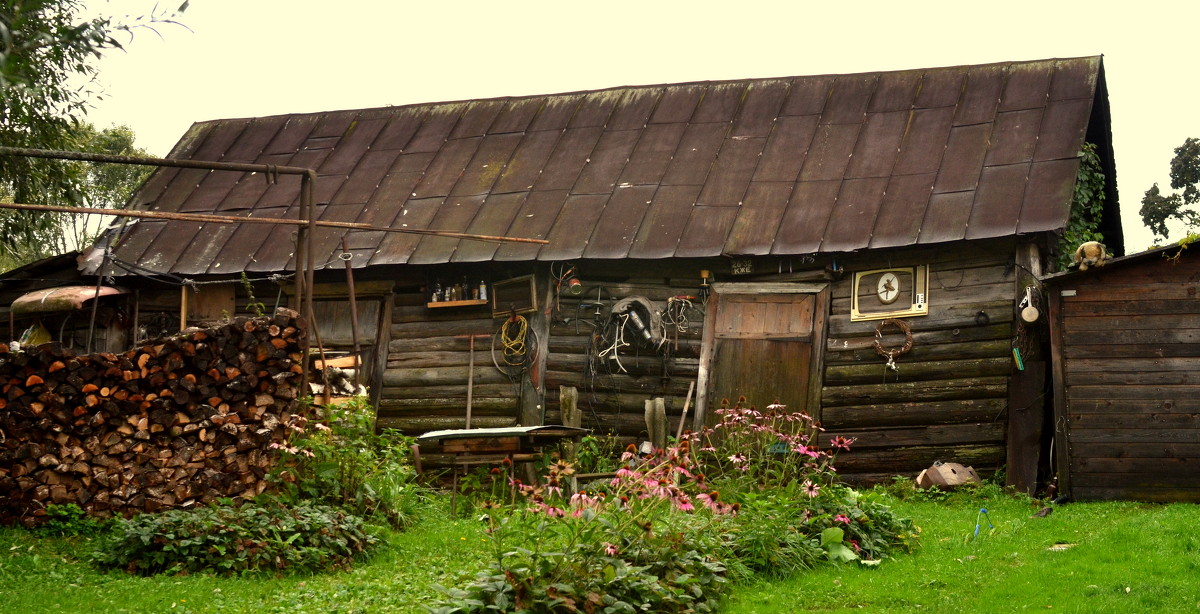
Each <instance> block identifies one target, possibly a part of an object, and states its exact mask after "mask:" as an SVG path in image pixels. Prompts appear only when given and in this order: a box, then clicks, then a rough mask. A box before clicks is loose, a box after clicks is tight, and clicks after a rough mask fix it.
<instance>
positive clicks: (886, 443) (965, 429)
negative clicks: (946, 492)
mask: <svg viewBox="0 0 1200 614" xmlns="http://www.w3.org/2000/svg"><path fill="white" fill-rule="evenodd" d="M1004 432H1005V425H1004V423H1003V422H979V423H969V424H934V425H929V426H923V427H915V428H908V427H893V428H867V429H844V430H838V431H834V430H832V429H831V430H829V431H828V432H826V433H825V437H823V439H832V438H833V437H836V436H839V435H840V436H843V437H851V438H853V439H854V443H853V444H852V445H851V446H850V449H851V450H861V449H864V448H898V447H906V446H946V445H958V444H980V443H989V444H990V443H997V444H1002V443H1003V442H1004ZM821 443H822V444H824V443H828V442H826V441H822V442H821Z"/></svg>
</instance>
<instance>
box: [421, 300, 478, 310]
mask: <svg viewBox="0 0 1200 614" xmlns="http://www.w3.org/2000/svg"><path fill="white" fill-rule="evenodd" d="M486 304H488V301H486V300H483V299H472V300H466V301H438V302H436V303H425V306H426V307H428V308H430V309H434V308H438V307H470V306H472V305H486Z"/></svg>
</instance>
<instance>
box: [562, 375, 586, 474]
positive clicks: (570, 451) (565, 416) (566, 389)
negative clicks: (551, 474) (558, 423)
mask: <svg viewBox="0 0 1200 614" xmlns="http://www.w3.org/2000/svg"><path fill="white" fill-rule="evenodd" d="M558 410H559V412H560V415H561V416H562V423H563V426H573V427H575V428H579V427H581V426H583V415H582V414H580V413H579V389H578V388H575V387H574V386H559V387H558ZM576 447H577V446H576V445H575V441H574V440H565V439H564V440H563V448H564V449H565V450H566V452H567V460H569V461H573V460H575V451H576Z"/></svg>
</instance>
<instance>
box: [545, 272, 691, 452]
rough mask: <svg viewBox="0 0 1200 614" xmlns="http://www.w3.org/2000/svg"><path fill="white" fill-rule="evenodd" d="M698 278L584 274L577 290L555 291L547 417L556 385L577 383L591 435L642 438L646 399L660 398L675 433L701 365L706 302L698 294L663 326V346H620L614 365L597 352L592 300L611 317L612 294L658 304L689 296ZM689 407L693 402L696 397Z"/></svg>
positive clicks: (552, 418) (554, 409) (555, 417)
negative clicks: (608, 278)
mask: <svg viewBox="0 0 1200 614" xmlns="http://www.w3.org/2000/svg"><path fill="white" fill-rule="evenodd" d="M595 266H597V267H598V266H602V265H595ZM607 268H612V267H611V265H609V266H608V267H607ZM693 268H694V269H695V270H696V271H699V269H700V268H702V267H700V266H698V265H694V266H692V267H688V270H691V269H693ZM585 272H586V270H585ZM698 283H699V277H698V275H697V277H696V278H695V279H688V278H676V277H662V278H657V279H646V278H640V279H639V278H622V279H621V280H619V281H611V282H606V281H602V280H601V281H591V280H590V281H588V282H586V283H585V289H584V290H583V292H582V294H581V295H580V296H577V297H575V296H571V297H568V296H562V297H560V299H559V302H558V308H557V310H556V312H555V314H554V317H553V320H552V322H553V324H552V325H551V328H550V354H549V356H548V357H547V364H546V404H547V408H548V409H547V416H546V418H547V422H548V423H551V424H557V423H559V420H560V417H559V413H558V389H559V386H573V387H575V388H577V389H578V390H579V408H580V413H581V414H582V416H583V427H584V428H588V429H592V430H593V432H595V433H597V434H609V433H611V434H616V435H618V436H621V437H624V438H627V439H639V440H644V439H645V438H646V437H647V435H648V433H647V432H646V412H645V402H646V400H647V399H653V398H658V397H661V398H663V399H664V402H665V405H666V413H667V424H668V426H669V429H668V430H669V431H670V432H671V433H672V434H673V433H674V432H675V429H676V427H677V425H678V423H679V419H680V415H681V413H682V412H683V406H684V402H685V400H686V398H687V393H688V387H689V384H691V383H693V382H695V381H696V377H697V374H698V372H699V368H700V340H701V336H702V333H703V330H704V304H703V303H702V302H701V301H700V300H699V299H694V300H692V301H691V304H692V306H691V307H690V308H687V309H685V310H684V316H685V317H686V321H681V322H680V323H678V324H677V325H676V326H666V327H665V331H664V333H665V334H664V336H665V337H666V338H667V343H666V344H664V347H663V349H662V350H659V351H655V350H654V349H651V348H646V347H637V346H636V345H635V346H634V347H626V348H623V349H621V350H620V354H619V360H620V366H618V365H617V362H616V361H615V360H612V359H610V358H607V357H600V356H599V353H600V351H602V350H603V349H604V348H602V347H598V345H599V344H598V343H597V342H596V341H594V340H593V336H594V333H595V331H596V322H595V318H594V315H595V312H596V307H595V305H596V303H597V302H599V303H601V304H602V307H601V308H600V311H601V317H602V318H607V317H609V314H610V308H611V307H612V305H613V303H614V302H615V301H617V300H620V299H623V298H627V297H630V296H643V297H645V298H647V299H649V300H650V301H652V302H654V303H655V305H657V306H659V307H660V308H662V307H665V306H666V304H667V299H668V298H670V297H674V296H688V295H695V294H696V292H697V286H698ZM597 290H599V300H597ZM621 367H623V368H624V371H622V369H621ZM692 406H693V408H694V407H695V397H694V396H693V398H692Z"/></svg>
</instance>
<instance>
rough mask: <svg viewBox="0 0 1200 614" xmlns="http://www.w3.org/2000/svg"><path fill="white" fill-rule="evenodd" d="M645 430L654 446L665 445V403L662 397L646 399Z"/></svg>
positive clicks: (660, 447)
mask: <svg viewBox="0 0 1200 614" xmlns="http://www.w3.org/2000/svg"><path fill="white" fill-rule="evenodd" d="M646 432H647V434H648V435H649V438H650V444H651V445H653V446H654V447H655V448H657V449H660V450H661V449H663V448H665V447H667V405H666V402H665V401H664V400H663V398H662V397H658V398H656V399H646Z"/></svg>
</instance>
